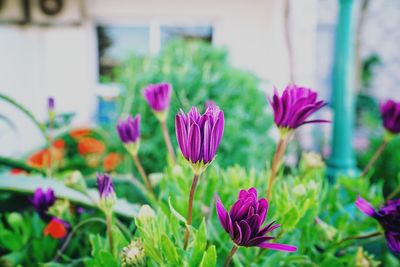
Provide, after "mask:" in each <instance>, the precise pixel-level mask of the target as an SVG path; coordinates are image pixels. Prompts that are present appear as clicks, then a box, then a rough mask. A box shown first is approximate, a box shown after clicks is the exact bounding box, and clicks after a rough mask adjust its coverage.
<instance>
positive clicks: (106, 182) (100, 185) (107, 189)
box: [96, 173, 116, 211]
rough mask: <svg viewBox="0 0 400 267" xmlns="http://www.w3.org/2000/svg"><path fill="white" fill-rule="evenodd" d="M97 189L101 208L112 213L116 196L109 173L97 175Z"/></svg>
mask: <svg viewBox="0 0 400 267" xmlns="http://www.w3.org/2000/svg"><path fill="white" fill-rule="evenodd" d="M96 176H97V189H98V190H99V194H100V207H101V208H102V209H103V210H105V211H110V210H111V209H112V207H113V206H114V204H115V202H116V196H115V191H114V186H113V183H112V179H111V176H109V175H108V174H107V173H102V174H100V173H97V174H96Z"/></svg>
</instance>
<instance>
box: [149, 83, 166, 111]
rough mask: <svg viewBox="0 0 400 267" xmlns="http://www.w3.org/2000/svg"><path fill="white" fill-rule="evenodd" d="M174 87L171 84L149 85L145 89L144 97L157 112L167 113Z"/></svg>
mask: <svg viewBox="0 0 400 267" xmlns="http://www.w3.org/2000/svg"><path fill="white" fill-rule="evenodd" d="M171 90H172V86H171V84H169V83H165V82H163V83H158V84H149V85H148V86H147V87H146V89H144V97H145V98H146V100H147V103H148V104H149V106H150V107H151V109H153V111H155V112H162V111H166V110H167V109H168V108H169V103H170V101H171Z"/></svg>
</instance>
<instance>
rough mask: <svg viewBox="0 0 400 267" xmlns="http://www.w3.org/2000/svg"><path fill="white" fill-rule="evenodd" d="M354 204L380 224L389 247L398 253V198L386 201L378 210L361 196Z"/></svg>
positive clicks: (399, 209)
mask: <svg viewBox="0 0 400 267" xmlns="http://www.w3.org/2000/svg"><path fill="white" fill-rule="evenodd" d="M355 204H356V206H357V208H358V209H359V210H360V211H362V212H363V213H365V214H366V215H368V216H370V217H372V218H374V219H376V220H377V221H378V222H379V223H380V224H381V225H382V227H383V229H384V230H385V237H386V241H387V243H388V245H389V248H390V249H391V250H392V251H393V252H395V253H400V199H397V200H390V201H388V202H387V203H386V205H385V206H384V207H382V208H380V209H379V210H378V211H376V210H375V209H374V207H372V205H371V204H370V203H369V202H367V201H366V200H365V199H363V198H361V197H358V198H357V200H356V203H355Z"/></svg>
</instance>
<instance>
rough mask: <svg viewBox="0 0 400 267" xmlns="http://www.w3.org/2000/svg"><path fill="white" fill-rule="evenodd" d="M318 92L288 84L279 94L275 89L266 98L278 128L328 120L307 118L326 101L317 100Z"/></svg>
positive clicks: (289, 128) (290, 127)
mask: <svg viewBox="0 0 400 267" xmlns="http://www.w3.org/2000/svg"><path fill="white" fill-rule="evenodd" d="M317 97H318V94H317V93H316V92H314V91H312V90H311V89H308V88H304V87H299V86H296V85H288V86H287V87H286V88H285V90H284V91H283V93H282V95H281V96H279V95H278V92H277V90H275V92H274V96H273V97H272V100H271V99H268V101H269V102H270V104H271V106H272V109H273V110H274V121H275V124H276V125H277V126H278V128H280V129H287V130H292V129H296V128H298V127H300V126H302V125H304V124H307V123H317V122H328V121H326V120H309V121H306V120H307V119H308V117H310V116H311V115H312V114H313V113H315V112H316V111H318V110H319V109H321V108H322V107H324V106H325V105H326V104H327V103H326V102H325V101H323V100H317Z"/></svg>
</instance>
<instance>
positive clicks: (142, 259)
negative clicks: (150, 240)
mask: <svg viewBox="0 0 400 267" xmlns="http://www.w3.org/2000/svg"><path fill="white" fill-rule="evenodd" d="M121 266H122V267H134V266H135V267H136V266H146V254H145V251H144V247H143V243H142V241H141V240H140V239H139V240H137V241H134V240H132V241H131V243H130V244H129V245H128V246H126V247H124V248H123V249H122V252H121Z"/></svg>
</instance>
